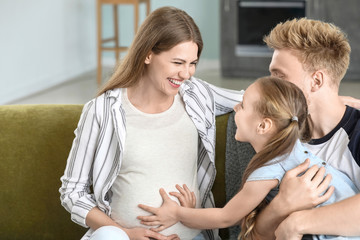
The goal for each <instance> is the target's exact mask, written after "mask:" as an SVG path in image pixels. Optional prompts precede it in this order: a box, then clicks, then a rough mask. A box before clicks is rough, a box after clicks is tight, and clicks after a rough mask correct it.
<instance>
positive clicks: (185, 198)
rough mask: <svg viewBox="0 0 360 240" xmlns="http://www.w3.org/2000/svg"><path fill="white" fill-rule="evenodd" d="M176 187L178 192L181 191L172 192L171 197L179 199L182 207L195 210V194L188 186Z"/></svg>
mask: <svg viewBox="0 0 360 240" xmlns="http://www.w3.org/2000/svg"><path fill="white" fill-rule="evenodd" d="M175 187H176V189H177V190H179V192H170V193H169V194H170V195H171V196H174V197H177V198H178V199H179V202H180V205H181V206H182V207H187V208H195V206H196V197H195V193H194V192H192V191H190V189H189V188H188V187H187V186H186V184H184V185H183V188H182V187H181V186H180V185H178V184H176V186H175Z"/></svg>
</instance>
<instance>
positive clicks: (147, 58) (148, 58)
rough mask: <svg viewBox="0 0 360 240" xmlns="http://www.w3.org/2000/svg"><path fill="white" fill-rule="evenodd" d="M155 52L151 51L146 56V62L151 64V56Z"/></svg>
mask: <svg viewBox="0 0 360 240" xmlns="http://www.w3.org/2000/svg"><path fill="white" fill-rule="evenodd" d="M152 55H153V53H152V52H150V53H149V54H148V55H147V57H146V58H145V64H150V63H151V58H152Z"/></svg>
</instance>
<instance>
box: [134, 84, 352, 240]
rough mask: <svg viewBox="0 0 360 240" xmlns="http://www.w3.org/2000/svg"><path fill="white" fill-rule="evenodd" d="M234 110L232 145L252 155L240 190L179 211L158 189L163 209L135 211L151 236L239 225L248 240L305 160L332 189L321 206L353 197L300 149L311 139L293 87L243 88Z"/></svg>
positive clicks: (347, 183) (184, 194) (346, 183)
mask: <svg viewBox="0 0 360 240" xmlns="http://www.w3.org/2000/svg"><path fill="white" fill-rule="evenodd" d="M234 109H235V112H236V115H235V122H236V125H237V131H236V135H235V138H236V140H238V141H243V142H249V143H250V144H251V145H252V146H253V147H254V149H255V151H256V155H255V156H254V157H253V158H252V160H251V161H250V163H249V165H248V167H247V169H246V171H245V173H244V178H243V184H242V187H241V190H240V191H239V192H238V193H237V194H236V195H235V196H234V198H233V199H231V200H230V201H229V202H228V203H227V204H226V206H224V207H223V208H211V209H194V208H186V207H182V206H179V205H178V204H177V203H176V202H174V201H172V200H171V199H170V198H169V197H168V195H167V194H166V193H165V191H164V190H163V189H161V190H160V193H161V196H162V198H163V200H164V203H163V205H162V206H161V207H160V208H153V207H149V206H145V205H139V207H140V208H142V209H144V210H146V211H148V212H150V213H153V214H154V215H153V216H140V217H138V219H140V220H142V223H143V224H145V225H148V226H158V227H156V228H155V229H154V230H156V231H160V230H163V229H164V228H167V227H169V226H171V225H173V224H175V223H176V222H177V221H181V222H182V223H183V224H185V225H186V226H189V227H192V228H200V229H211V228H225V227H229V226H232V225H235V224H239V223H240V221H241V220H243V222H242V231H241V233H240V236H239V239H240V238H241V239H252V237H253V231H252V230H253V226H254V225H255V215H256V212H257V210H259V208H261V206H262V205H264V204H266V203H268V202H269V201H271V199H272V198H273V197H274V196H275V194H276V193H277V187H278V186H279V183H280V182H281V179H282V177H283V176H284V174H285V172H286V171H288V170H290V169H292V168H294V167H295V166H297V165H299V164H300V163H302V162H303V160H304V159H310V161H311V164H310V165H311V166H312V165H317V166H319V167H323V168H321V171H323V170H325V171H326V172H327V173H328V174H331V175H332V181H331V185H332V187H330V189H329V190H328V193H331V192H332V191H334V194H332V196H331V197H330V199H329V200H328V201H326V202H324V203H323V204H321V205H326V204H330V203H333V202H335V201H340V200H342V199H345V198H347V197H349V196H352V195H354V194H356V193H358V192H359V190H358V189H357V188H356V187H355V185H354V184H353V183H352V181H351V180H350V179H349V178H348V177H347V176H346V175H345V174H343V173H342V172H339V171H337V170H335V169H334V168H332V167H331V166H329V165H328V164H327V163H326V162H324V161H322V160H321V159H319V158H317V157H316V156H315V155H313V154H311V153H310V152H309V151H307V149H306V148H305V147H304V146H303V144H302V143H301V141H308V140H309V139H310V137H311V134H310V133H311V125H310V123H311V120H310V116H309V115H308V109H307V103H306V99H305V97H304V95H303V93H302V91H301V90H300V89H299V88H298V87H297V86H295V85H294V84H292V83H290V82H287V81H284V80H280V79H277V78H274V77H263V78H260V79H258V80H257V81H255V82H254V83H253V84H252V85H250V86H249V87H248V89H247V90H246V92H245V94H244V96H243V101H242V102H240V103H239V104H238V105H237V106H235V108H234ZM316 168H317V167H316V166H315V167H313V168H312V169H316ZM327 178H328V179H329V177H327ZM320 181H321V180H320ZM325 190H326V189H324V192H325ZM180 192H181V194H174V193H172V194H171V195H174V196H179V197H181V198H182V200H181V201H180V202H184V201H185V199H187V201H193V195H192V194H191V192H190V191H189V190H188V189H187V188H186V186H184V189H181V191H180ZM254 209H255V210H254ZM314 238H316V239H323V238H326V239H329V238H332V237H331V236H316V237H314ZM334 238H335V237H334ZM342 239H343V238H342Z"/></svg>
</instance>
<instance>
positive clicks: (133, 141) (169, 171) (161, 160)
mask: <svg viewBox="0 0 360 240" xmlns="http://www.w3.org/2000/svg"><path fill="white" fill-rule="evenodd" d="M122 96H123V97H122V98H123V99H122V101H123V108H124V110H125V113H126V139H125V150H124V155H123V160H122V165H121V170H120V173H119V175H118V176H117V178H116V180H115V182H114V184H113V186H112V188H111V191H112V193H113V196H112V200H111V203H110V206H111V209H112V213H111V218H112V219H114V220H115V221H116V222H117V223H119V224H120V225H121V226H124V227H127V228H133V227H146V226H144V225H141V224H140V221H139V220H138V219H136V217H137V216H141V215H149V213H147V212H145V211H143V210H142V209H140V208H139V207H138V206H137V205H138V204H140V203H141V204H146V205H150V206H153V207H160V206H161V204H162V199H161V196H160V194H159V189H160V188H164V189H165V191H166V192H167V193H169V192H171V191H177V189H176V188H175V185H176V184H179V185H181V186H182V184H186V185H187V186H188V187H189V188H190V190H192V191H194V192H195V194H196V199H197V204H196V205H197V207H199V205H200V200H199V190H198V183H197V149H198V133H197V130H196V128H195V125H194V124H193V122H192V121H191V119H190V117H189V116H188V114H187V113H186V111H185V106H184V103H183V102H182V100H181V98H180V96H179V95H177V96H176V97H175V99H174V103H173V104H172V106H171V107H170V108H169V109H168V110H166V111H165V112H162V113H158V114H146V113H143V112H141V111H139V110H138V109H137V108H136V107H135V106H133V105H132V104H131V103H130V101H129V100H128V97H127V94H126V90H125V89H124V90H123V94H122ZM170 197H171V198H173V199H174V200H177V199H176V198H174V197H172V196H170ZM161 233H162V234H164V235H170V234H177V235H178V236H179V237H180V239H193V238H194V237H195V236H197V235H198V234H199V233H200V230H196V229H191V228H188V227H186V226H184V225H183V224H181V223H177V224H175V225H173V226H172V227H170V228H168V229H165V230H164V231H162V232H161Z"/></svg>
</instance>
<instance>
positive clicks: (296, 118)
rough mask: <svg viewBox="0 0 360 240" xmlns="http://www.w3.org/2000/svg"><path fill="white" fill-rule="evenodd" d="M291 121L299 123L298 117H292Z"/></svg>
mask: <svg viewBox="0 0 360 240" xmlns="http://www.w3.org/2000/svg"><path fill="white" fill-rule="evenodd" d="M291 121H297V122H299V119H298V117H297V116H292V118H291Z"/></svg>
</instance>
